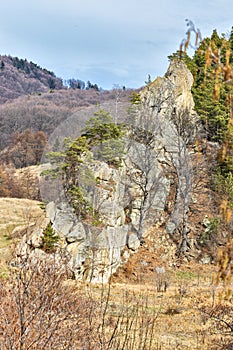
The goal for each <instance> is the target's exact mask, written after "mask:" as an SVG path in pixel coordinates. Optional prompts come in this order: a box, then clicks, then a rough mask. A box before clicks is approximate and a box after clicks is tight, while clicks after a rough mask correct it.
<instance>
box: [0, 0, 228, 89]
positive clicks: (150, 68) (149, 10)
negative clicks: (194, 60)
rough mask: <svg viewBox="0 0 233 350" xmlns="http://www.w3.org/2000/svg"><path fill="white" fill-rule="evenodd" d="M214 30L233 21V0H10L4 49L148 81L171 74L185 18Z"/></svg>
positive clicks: (91, 76) (97, 77) (3, 14)
mask: <svg viewBox="0 0 233 350" xmlns="http://www.w3.org/2000/svg"><path fill="white" fill-rule="evenodd" d="M186 18H188V19H191V20H192V21H193V22H194V23H195V26H196V27H198V28H199V29H200V30H201V33H202V36H203V37H205V36H209V35H210V34H211V33H212V31H213V29H215V28H216V29H217V30H218V32H219V33H220V34H221V33H226V32H229V31H230V30H231V27H232V25H233V1H232V0H193V1H190V0H186V1H184V0H38V1H33V0H21V1H19V0H7V1H3V2H2V3H1V10H0V28H1V30H0V48H1V49H0V53H1V54H10V55H12V56H18V57H19V58H26V59H28V60H30V61H33V62H35V63H37V64H38V65H40V66H41V67H43V68H47V69H49V70H52V71H53V72H54V73H55V74H56V75H57V76H59V77H61V78H63V79H68V78H71V77H72V78H76V79H81V80H84V81H87V80H90V81H91V82H93V83H97V84H98V85H99V86H101V87H103V88H105V89H110V88H112V87H113V85H114V84H119V85H125V86H126V87H135V88H137V87H140V86H142V85H143V84H144V82H145V80H146V79H147V76H148V74H150V75H151V77H152V78H153V79H154V78H156V77H157V76H159V75H160V76H162V75H164V73H165V71H166V69H167V67H168V60H167V56H168V55H169V54H171V53H172V52H175V51H176V50H177V49H178V48H179V44H180V42H181V40H182V39H183V38H184V37H185V32H186V23H185V19H186Z"/></svg>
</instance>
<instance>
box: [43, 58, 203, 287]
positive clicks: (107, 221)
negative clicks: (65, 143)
mask: <svg viewBox="0 0 233 350" xmlns="http://www.w3.org/2000/svg"><path fill="white" fill-rule="evenodd" d="M192 82H193V79H192V75H191V73H190V72H189V71H188V69H187V68H186V66H185V65H184V63H183V62H178V61H177V62H172V63H171V64H170V67H169V69H168V71H167V73H166V75H165V77H163V78H157V79H156V80H155V81H154V82H152V83H151V84H150V85H149V86H147V87H145V88H144V89H143V90H142V91H141V92H140V96H139V98H138V101H137V103H135V104H134V105H132V106H130V108H129V109H128V112H127V117H126V123H127V124H128V130H129V132H128V134H127V136H126V137H125V140H124V143H125V153H124V154H125V155H124V157H123V159H122V162H121V166H120V167H110V166H109V165H107V163H105V162H103V161H99V160H95V161H92V163H91V164H90V165H88V166H89V167H90V168H91V170H92V172H93V174H94V177H95V179H97V180H98V181H97V182H96V185H95V186H94V187H92V189H91V190H90V195H89V196H90V197H91V200H92V203H93V206H94V208H95V209H96V210H98V212H99V214H100V216H101V223H99V224H98V223H97V224H95V225H94V224H93V222H92V223H90V222H88V221H87V220H84V221H83V220H80V219H79V218H78V217H77V216H76V215H75V212H74V209H73V208H72V207H71V205H70V204H69V203H68V202H67V200H66V199H65V196H64V194H63V195H61V196H60V197H59V199H58V200H55V199H54V200H53V201H51V202H50V203H49V204H48V205H47V216H48V218H49V219H50V220H51V222H52V223H53V227H54V229H55V230H56V232H57V233H58V234H59V235H60V237H61V238H62V242H63V243H62V248H63V249H64V250H65V251H66V252H67V254H68V256H69V266H70V268H71V270H72V271H73V273H74V275H75V277H76V278H77V279H86V280H88V281H91V282H101V281H104V282H106V281H107V280H108V278H109V277H110V275H111V274H112V273H113V272H114V271H116V269H117V268H118V267H119V266H120V265H121V264H122V262H123V261H125V260H127V257H128V256H129V254H130V252H132V251H136V250H137V249H138V248H139V246H140V244H141V243H142V244H143V237H144V235H145V233H146V231H147V230H148V229H150V228H151V227H152V226H156V225H157V226H158V225H162V224H163V225H164V224H165V225H166V227H167V233H168V234H169V235H172V234H173V232H174V231H175V230H176V229H177V227H178V226H179V225H181V224H182V226H183V233H182V238H181V245H182V249H184V250H185V246H186V243H187V242H186V236H187V232H186V231H185V230H186V216H187V211H188V206H189V199H190V194H191V189H192V168H191V165H190V162H189V151H188V148H187V145H188V143H190V142H192V138H193V137H194V133H195V128H196V125H197V116H196V114H195V112H194V103H193V99H192V95H191V86H192ZM125 112H126V111H125ZM174 182H176V186H175V188H176V195H175V197H174V203H172V205H171V208H170V212H171V215H170V217H167V213H166V214H165V207H166V206H167V205H168V203H167V198H168V195H169V193H170V188H171V183H172V184H174ZM60 190H61V192H62V188H61V187H59V191H60ZM36 249H38V248H36Z"/></svg>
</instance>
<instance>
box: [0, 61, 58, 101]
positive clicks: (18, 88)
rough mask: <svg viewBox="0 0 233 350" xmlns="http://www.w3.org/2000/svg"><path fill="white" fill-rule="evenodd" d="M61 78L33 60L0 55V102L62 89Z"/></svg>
mask: <svg viewBox="0 0 233 350" xmlns="http://www.w3.org/2000/svg"><path fill="white" fill-rule="evenodd" d="M62 88H63V82H62V79H60V78H57V77H56V76H55V74H54V73H53V72H50V71H48V70H47V69H43V68H41V67H39V66H38V65H37V64H35V63H33V62H28V61H27V60H26V59H20V58H18V57H11V56H0V103H3V102H6V101H8V100H9V99H14V98H17V97H19V96H22V95H26V94H35V93H41V92H46V91H49V90H50V89H62Z"/></svg>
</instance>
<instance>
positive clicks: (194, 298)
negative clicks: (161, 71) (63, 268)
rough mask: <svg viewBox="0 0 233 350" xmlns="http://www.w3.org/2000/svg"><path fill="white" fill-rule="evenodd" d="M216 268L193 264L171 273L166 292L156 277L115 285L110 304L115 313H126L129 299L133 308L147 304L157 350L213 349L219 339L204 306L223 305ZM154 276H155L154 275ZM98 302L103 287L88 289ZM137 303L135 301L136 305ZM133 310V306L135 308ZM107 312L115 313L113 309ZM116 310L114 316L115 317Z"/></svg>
mask: <svg viewBox="0 0 233 350" xmlns="http://www.w3.org/2000/svg"><path fill="white" fill-rule="evenodd" d="M214 272H215V267H214V266H211V265H208V266H203V265H198V264H193V271H192V270H190V266H189V265H187V266H183V267H182V270H174V271H169V274H170V279H169V281H170V282H169V287H168V289H167V291H166V292H164V293H162V292H157V288H156V275H154V278H153V279H152V278H151V282H147V283H146V284H145V283H143V284H140V283H135V284H132V282H129V283H127V282H125V283H117V282H113V283H112V285H111V287H110V296H109V304H111V305H114V308H113V310H124V308H126V306H127V305H124V303H125V300H126V298H125V296H126V295H127V300H130V301H131V306H132V305H135V304H136V303H138V305H139V306H141V305H144V307H145V305H146V308H145V310H146V313H145V315H146V316H148V315H152V314H153V315H155V316H156V320H155V328H154V335H153V339H154V343H153V344H154V345H153V347H152V349H155V350H173V349H177V350H178V349H182V350H183V349H187V350H188V349H189V350H203V349H204V350H210V349H212V348H213V347H212V346H213V344H215V341H216V340H217V339H218V338H219V335H218V334H212V333H211V327H210V323H208V322H206V323H205V322H204V321H203V315H202V313H201V311H200V309H201V306H203V305H206V306H208V307H210V308H211V307H212V305H213V304H217V303H219V302H220V301H219V300H220V299H219V296H218V295H219V294H218V292H215V293H214V287H213V285H212V276H213V274H214ZM150 276H151V277H152V275H150ZM85 288H88V293H89V294H91V295H92V298H93V299H95V300H100V299H101V298H102V297H103V294H104V295H106V294H107V289H105V292H104V293H103V288H106V287H103V286H100V285H99V286H88V287H87V286H85ZM132 300H134V302H132ZM132 307H133V306H132ZM107 312H110V313H111V312H112V309H111V308H109V309H108V310H107ZM114 314H115V311H114V312H113V314H112V316H114Z"/></svg>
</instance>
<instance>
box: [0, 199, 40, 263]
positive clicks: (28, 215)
mask: <svg viewBox="0 0 233 350" xmlns="http://www.w3.org/2000/svg"><path fill="white" fill-rule="evenodd" d="M42 215H43V211H42V210H41V209H40V207H39V202H37V201H33V200H29V199H21V198H20V199H19V198H0V269H1V267H3V266H4V263H5V261H6V260H8V258H9V255H10V249H9V248H10V245H11V243H12V240H11V233H12V231H13V230H14V229H15V228H16V227H19V228H20V227H22V228H23V227H25V226H28V225H32V224H33V223H36V222H37V221H38V219H39V218H40V217H41V216H42Z"/></svg>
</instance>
